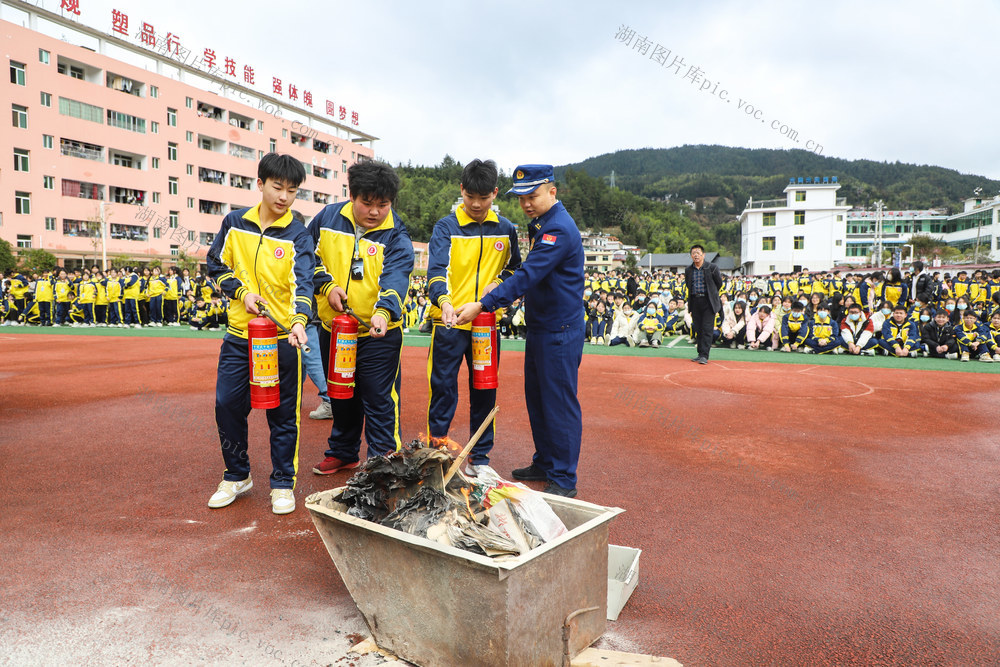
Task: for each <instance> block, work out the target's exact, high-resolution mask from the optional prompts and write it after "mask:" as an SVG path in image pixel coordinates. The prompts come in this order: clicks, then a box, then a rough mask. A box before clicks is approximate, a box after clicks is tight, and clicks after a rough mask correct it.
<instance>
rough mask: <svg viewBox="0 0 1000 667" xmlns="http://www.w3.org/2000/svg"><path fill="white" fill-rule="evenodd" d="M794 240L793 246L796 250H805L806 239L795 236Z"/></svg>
mask: <svg viewBox="0 0 1000 667" xmlns="http://www.w3.org/2000/svg"><path fill="white" fill-rule="evenodd" d="M794 240H795V246H794V247H795V249H796V250H805V247H806V237H804V236H796V237H794Z"/></svg>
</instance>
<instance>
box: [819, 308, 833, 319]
mask: <svg viewBox="0 0 1000 667" xmlns="http://www.w3.org/2000/svg"><path fill="white" fill-rule="evenodd" d="M816 314H817V315H819V316H820V319H823V320H825V319H826V318H828V317H830V311H829V310H818V311H816Z"/></svg>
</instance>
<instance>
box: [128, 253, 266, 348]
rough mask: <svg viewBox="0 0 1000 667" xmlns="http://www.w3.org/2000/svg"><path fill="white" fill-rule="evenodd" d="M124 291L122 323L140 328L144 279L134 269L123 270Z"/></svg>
mask: <svg viewBox="0 0 1000 667" xmlns="http://www.w3.org/2000/svg"><path fill="white" fill-rule="evenodd" d="M122 289H123V292H122V303H123V304H124V306H123V311H124V318H123V319H122V323H123V324H124V325H125V326H129V325H130V324H131V325H132V326H133V327H135V328H139V327H141V326H142V323H141V322H140V321H139V295H140V293H141V292H142V278H140V277H139V274H138V273H136V270H135V268H134V267H126V268H124V269H122ZM248 363H249V362H248Z"/></svg>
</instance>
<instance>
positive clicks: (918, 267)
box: [911, 259, 924, 273]
mask: <svg viewBox="0 0 1000 667" xmlns="http://www.w3.org/2000/svg"><path fill="white" fill-rule="evenodd" d="M911 268H912V269H913V270H914V271H916V272H917V273H920V272H921V271H923V270H924V263H923V262H921V261H920V260H919V259H918V260H917V261H915V262H914V263H913V264H912V265H911Z"/></svg>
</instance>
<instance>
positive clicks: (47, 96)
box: [42, 92, 52, 107]
mask: <svg viewBox="0 0 1000 667" xmlns="http://www.w3.org/2000/svg"><path fill="white" fill-rule="evenodd" d="M42 106H43V107H51V106H52V94H51V93H45V92H43V93H42Z"/></svg>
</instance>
